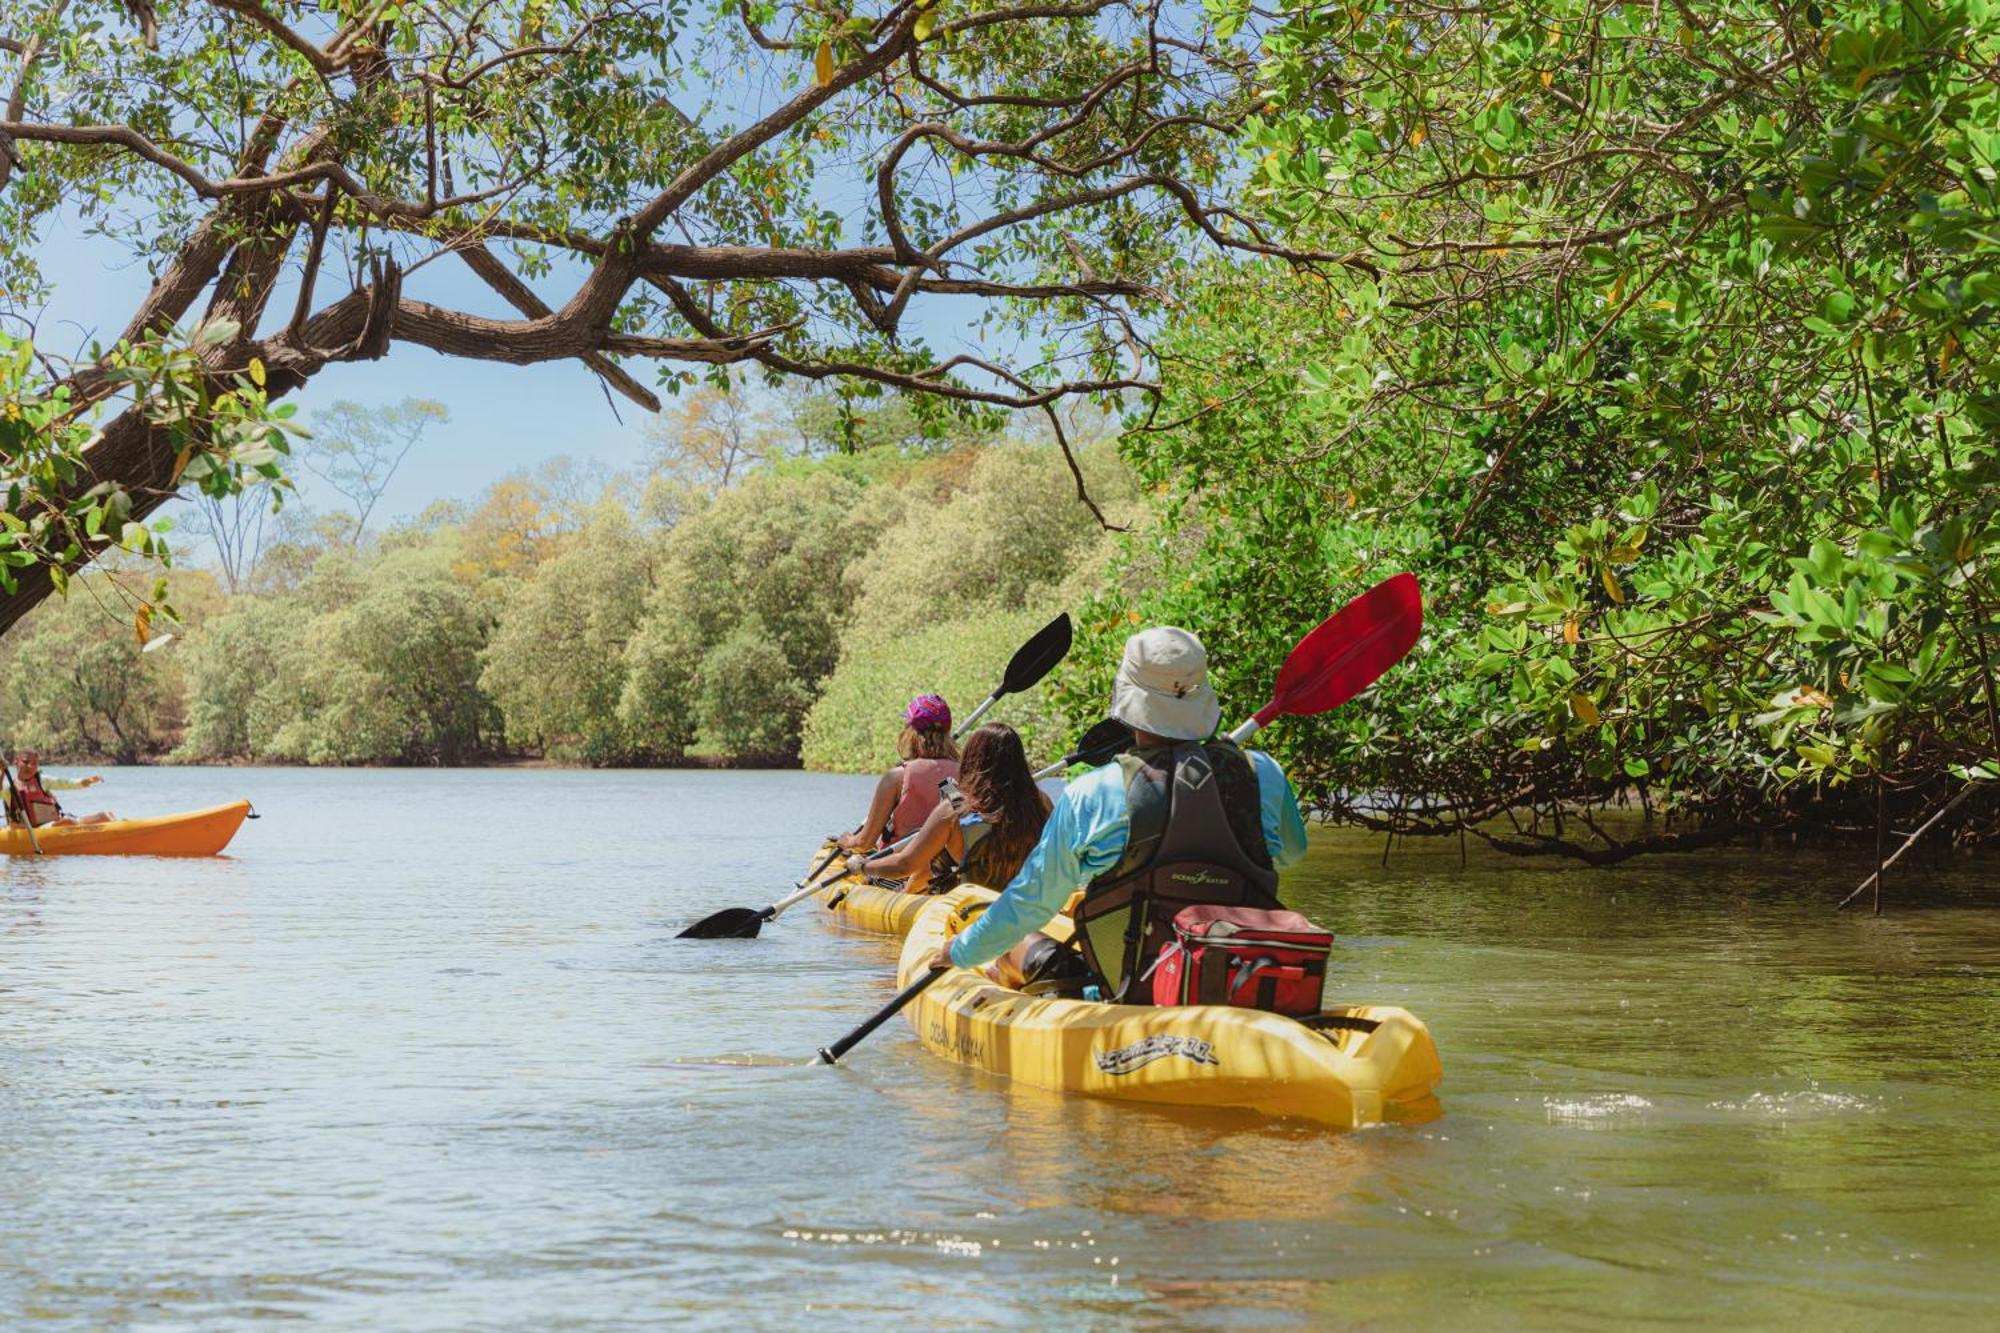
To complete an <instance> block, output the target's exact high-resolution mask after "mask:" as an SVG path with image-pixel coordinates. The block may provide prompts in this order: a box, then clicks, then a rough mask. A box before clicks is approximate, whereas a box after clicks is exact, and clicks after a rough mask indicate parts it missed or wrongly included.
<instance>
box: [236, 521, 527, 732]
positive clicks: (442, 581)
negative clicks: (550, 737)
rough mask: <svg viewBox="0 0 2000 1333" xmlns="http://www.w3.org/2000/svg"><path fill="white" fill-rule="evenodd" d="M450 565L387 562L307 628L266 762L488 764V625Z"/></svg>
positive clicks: (425, 558) (416, 556)
mask: <svg viewBox="0 0 2000 1333" xmlns="http://www.w3.org/2000/svg"><path fill="white" fill-rule="evenodd" d="M453 554H454V553H453V552H452V551H451V550H450V549H449V548H448V547H442V546H440V547H430V548H412V549H405V550H399V551H391V552H389V553H387V554H385V555H384V556H382V557H381V558H379V559H377V560H375V561H372V562H371V563H370V565H369V568H368V570H367V576H366V578H365V580H362V581H361V582H360V583H359V585H358V587H355V588H354V590H353V592H352V594H351V596H349V597H346V598H343V599H342V604H341V605H339V606H338V608H337V609H334V610H331V611H329V612H327V613H325V614H322V615H320V616H318V617H316V618H315V619H314V620H313V622H312V624H311V625H310V626H308V627H307V630H306V633H305V634H304V636H303V637H302V639H300V640H299V641H298V642H297V644H296V645H295V647H294V649H293V652H292V655H291V659H290V660H289V661H288V662H286V663H284V664H282V665H281V667H280V672H279V679H280V680H281V681H282V682H283V686H282V689H283V691H284V693H283V695H282V698H281V701H280V702H279V710H280V718H281V720H280V718H274V719H271V720H272V721H276V723H277V725H276V727H275V729H274V730H273V731H272V732H271V733H270V738H269V741H268V749H269V753H270V755H271V756H272V757H275V758H284V759H292V760H296V761H300V762H304V763H312V764H325V763H364V762H371V761H374V762H379V761H384V760H387V761H390V762H397V763H434V764H456V763H463V762H465V761H466V760H468V759H474V758H478V757H481V756H483V755H485V754H487V753H489V752H490V750H491V748H492V742H493V741H494V740H495V739H496V738H497V737H498V735H499V732H500V718H499V715H498V710H497V709H495V708H494V706H493V704H492V701H491V700H490V699H488V698H487V696H486V695H485V693H484V692H483V691H481V690H480V689H479V684H478V682H479V671H480V653H481V651H482V649H483V648H484V647H485V645H486V639H487V635H488V634H489V632H490V630H491V627H492V618H491V616H490V614H489V613H488V612H487V610H486V608H485V607H484V606H482V605H481V602H480V599H479V597H478V595H477V594H476V592H475V590H474V589H472V588H470V587H468V586H466V584H465V583H464V582H462V581H461V580H459V579H457V578H455V577H454V576H453V572H452V563H453V560H452V557H453ZM333 563H334V564H335V565H336V574H335V576H336V577H338V575H339V574H340V573H343V572H344V571H341V570H339V569H338V566H339V565H341V564H344V562H342V561H338V560H336V561H335V562H333ZM314 577H315V579H317V578H318V577H319V571H318V570H315V571H314Z"/></svg>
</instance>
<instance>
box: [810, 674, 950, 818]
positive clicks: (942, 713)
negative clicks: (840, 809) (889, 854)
mask: <svg viewBox="0 0 2000 1333" xmlns="http://www.w3.org/2000/svg"><path fill="white" fill-rule="evenodd" d="M896 753H897V754H898V755H900V756H901V757H902V760H901V762H900V763H898V764H896V766H895V767H893V768H891V769H890V770H889V771H888V772H886V773H884V774H883V775H882V780H881V781H880V782H877V783H876V784H875V796H874V799H873V800H871V801H870V802H869V803H868V817H867V818H866V819H864V820H862V821H861V827H860V828H858V829H856V830H855V831H854V832H852V833H848V834H843V835H842V836H841V838H840V840H839V841H840V845H841V846H842V847H843V848H845V849H846V850H848V851H850V852H862V851H869V850H871V849H873V848H876V847H881V846H886V845H887V844H889V843H892V842H895V841H896V840H897V839H899V838H904V837H907V836H909V835H910V834H912V833H915V832H916V831H917V829H918V828H920V827H921V826H922V825H923V822H924V820H925V819H926V818H927V817H928V816H929V815H930V813H931V811H932V810H934V809H936V808H937V805H938V802H940V801H942V800H943V799H944V797H943V796H941V795H940V794H939V792H938V784H939V783H940V782H943V781H944V780H945V779H946V778H956V777H957V776H958V746H956V745H955V744H953V743H952V739H951V705H949V704H947V703H946V702H945V701H944V699H943V698H942V697H941V696H939V695H935V694H920V695H918V696H917V697H916V698H914V699H912V700H910V703H909V707H907V708H905V709H904V710H903V731H902V734H901V735H899V736H898V737H896Z"/></svg>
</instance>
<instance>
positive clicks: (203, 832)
mask: <svg viewBox="0 0 2000 1333" xmlns="http://www.w3.org/2000/svg"><path fill="white" fill-rule="evenodd" d="M249 813H250V802H248V801H231V802H230V803H229V804H228V805H217V806H211V807H210V808H208V809H206V810H190V811H187V812H186V813H184V814H178V815H155V816H153V817H152V818H149V819H114V820H111V821H110V822H108V823H104V824H49V825H45V826H44V827H42V828H38V829H36V830H35V838H36V839H39V840H40V842H41V844H42V852H43V854H45V855H48V856H214V855H215V854H216V853H217V852H219V851H221V850H222V849H223V848H224V847H227V846H228V845H229V840H230V839H231V838H233V837H235V836H236V830H237V829H239V828H241V827H242V826H243V819H244V817H245V816H246V815H248V814H249ZM0 853H5V854H6V855H8V856H33V855H35V844H34V841H31V840H30V839H29V837H28V830H26V829H24V828H20V827H18V826H15V825H10V826H8V827H7V828H5V829H0Z"/></svg>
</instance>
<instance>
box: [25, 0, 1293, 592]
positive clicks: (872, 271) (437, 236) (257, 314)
mask: <svg viewBox="0 0 2000 1333" xmlns="http://www.w3.org/2000/svg"><path fill="white" fill-rule="evenodd" d="M0 54H4V55H6V56H7V57H9V59H8V61H7V64H9V65H11V67H12V69H11V73H10V75H9V76H8V84H7V86H5V87H4V89H0V97H4V99H5V101H4V107H5V110H4V116H0V234H4V235H7V236H8V237H10V238H12V239H10V241H9V242H8V243H7V244H6V245H5V246H0V286H4V287H5V288H6V290H7V291H8V292H9V294H10V299H11V301H12V302H13V303H14V307H15V309H16V311H17V313H18V312H20V311H24V310H27V309H29V308H31V306H32V303H33V302H34V301H35V299H36V298H37V295H38V293H39V292H40V291H41V274H40V271H39V269H38V267H37V264H36V259H35V248H34V246H33V245H32V244H30V243H27V241H26V239H25V238H31V237H34V236H36V235H37V234H38V233H40V232H42V231H44V230H46V229H48V228H50V227H52V226H56V225H81V226H83V227H85V228H88V229H90V230H93V231H96V232H99V233H102V234H104V235H106V236H109V237H111V238H113V239H115V240H116V241H117V242H118V243H119V244H121V245H122V246H124V247H125V248H126V249H127V250H128V251H129V252H130V253H132V254H133V255H136V256H140V257H143V258H144V259H145V260H146V262H147V263H148V264H149V265H150V266H151V268H152V270H153V272H154V274H155V278H154V282H153V285H152V288H151V290H150V292H149V293H148V294H147V295H146V296H145V298H144V300H143V301H141V302H140V303H139V305H138V307H137V308H136V309H134V310H133V311H132V312H131V316H130V319H129V321H128V322H127V323H126V325H125V327H124V329H123V331H122V333H121V335H120V337H119V339H118V340H117V342H116V345H115V346H113V347H110V348H108V349H87V350H86V351H85V352H84V353H83V355H82V356H81V357H80V358H79V359H77V360H76V361H74V362H73V363H58V362H55V361H52V360H48V359H46V356H45V355H44V359H40V360H38V359H37V358H36V355H35V353H34V352H33V351H32V350H31V349H30V347H29V344H28V343H27V342H25V341H17V343H16V344H14V348H15V350H16V351H17V352H18V355H17V356H16V358H15V359H16V361H17V362H18V363H19V364H18V365H17V366H16V368H15V370H14V371H13V372H11V374H12V376H13V378H12V379H10V380H9V382H8V383H7V385H6V386H5V387H6V392H7V395H8V401H9V402H10V403H12V404H15V405H16V406H17V407H18V409H19V412H20V413H21V414H23V417H22V419H25V420H27V421H28V422H29V428H30V430H31V432H32V433H33V434H34V437H35V438H34V440H33V441H32V442H29V441H27V440H26V439H25V437H24V434H23V432H22V431H21V430H19V429H15V430H12V431H10V434H9V435H8V437H7V439H6V443H7V444H8V446H9V451H10V454H12V453H15V452H20V451H28V452H33V451H34V450H41V451H43V452H48V453H51V454H52V455H53V459H52V461H51V463H50V465H49V466H48V467H46V468H44V469H42V470H41V471H38V472H34V473H33V474H32V475H31V476H30V477H29V484H27V485H25V486H23V487H21V488H18V489H17V491H16V492H15V493H14V494H13V495H12V496H10V500H9V505H8V509H9V512H10V513H11V514H12V515H13V516H14V518H15V520H16V522H17V524H33V523H34V522H36V521H38V520H40V521H42V522H43V524H44V528H46V529H49V531H47V532H43V533H37V534H35V536H34V539H33V540H30V539H29V538H27V537H23V536H19V535H16V536H14V537H13V538H12V539H11V544H10V550H11V551H12V552H13V559H14V560H15V564H14V565H13V566H12V567H11V569H12V572H11V573H10V575H9V577H10V579H12V581H13V586H11V587H10V588H8V589H7V590H6V592H5V595H4V596H0V628H4V626H5V625H7V624H10V623H12V621H13V620H14V619H15V618H17V617H18V616H19V614H20V613H21V611H22V610H24V609H25V608H26V607H27V606H28V605H30V604H32V602H33V600H35V599H36V598H38V597H39V596H40V595H42V593H43V592H45V591H46V590H47V588H48V587H49V586H50V584H49V580H50V578H51V577H53V578H55V579H57V580H60V579H61V577H62V573H61V571H62V570H64V569H66V568H69V567H72V566H74V565H75V564H76V563H77V561H78V559H79V558H80V557H81V556H83V555H85V554H87V553H88V552H89V551H91V550H94V549H97V548H99V547H101V545H102V544H103V543H105V542H106V541H117V540H121V539H122V540H127V541H128V542H129V543H142V542H151V541H152V540H154V538H152V537H148V536H144V535H142V534H143V533H144V529H139V530H137V531H133V532H132V533H131V535H130V536H129V537H121V534H123V533H126V532H127V531H128V530H127V529H126V528H124V527H123V525H124V524H125V523H136V522H137V520H139V519H141V518H143V517H144V516H145V515H146V513H147V512H149V511H150V510H151V509H152V508H153V507H155V506H156V505H158V504H159V503H161V502H162V501H163V500H164V499H165V498H166V497H167V496H168V495H169V494H171V493H172V491H173V489H174V487H175V486H176V485H181V484H189V483H194V484H200V485H204V486H214V487H216V488H219V489H224V490H226V489H227V488H228V487H229V486H230V485H232V484H234V483H236V482H238V481H240V480H241V479H242V475H241V474H242V469H243V468H245V467H248V468H251V469H268V468H274V467H275V466H277V464H278V463H279V461H280V456H281V455H282V453H283V452H284V451H285V449H286V447H287V440H286V433H285V430H284V428H283V421H282V416H278V415H276V412H274V410H273V409H272V408H271V407H270V404H271V403H273V402H275V401H276V400H278V399H280V398H282V397H283V396H284V395H286V394H288V393H291V392H293V391H294V390H296V389H297V388H298V387H299V386H300V385H302V384H304V383H305V382H307V381H308V380H309V379H310V378H311V377H312V376H313V375H315V374H316V373H318V372H319V371H320V370H322V369H323V368H324V367H326V366H328V365H331V364H335V363H338V362H347V361H357V360H366V359H370V358H377V357H380V356H382V355H383V354H384V352H385V350H386V349H387V348H388V347H389V346H390V345H391V343H392V342H402V343H412V344H416V345H420V346H424V347H429V348H432V349H434V350H436V351H438V352H442V353H445V354H448V355H452V356H460V357H470V358H479V359H484V360H490V361H496V362H504V363H511V364H526V363H532V362H540V361H549V360H558V359H572V358H573V359H581V360H582V361H584V362H585V363H586V364H587V365H588V366H590V368H591V369H592V370H594V371H595V372H596V373H597V374H598V375H599V376H600V377H601V378H602V380H603V382H604V383H605V385H606V386H607V388H608V389H609V390H611V391H614V392H616V393H619V394H622V395H624V396H625V397H627V398H629V399H632V400H634V401H636V402H638V403H641V404H643V405H645V406H647V407H648V408H657V406H658V405H659V404H658V399H657V397H656V395H655V393H654V391H653V389H652V388H651V387H649V386H648V385H647V384H646V383H645V382H644V380H645V379H646V378H649V377H648V376H646V375H645V374H644V372H643V371H641V372H640V373H637V374H635V373H634V371H633V370H632V369H630V368H628V367H630V366H632V365H633V364H634V363H640V362H654V363H658V364H659V365H660V366H661V367H662V368H663V369H662V371H661V374H660V375H659V376H657V377H650V378H655V379H656V380H657V379H659V378H664V379H665V380H666V381H667V382H668V383H669V384H670V385H677V384H679V383H683V382H685V381H686V379H687V378H688V377H689V376H691V375H693V374H695V373H698V372H699V371H700V370H701V369H702V368H703V367H711V368H712V367H723V366H729V365H735V364H739V363H742V364H747V365H749V366H751V367H754V368H757V369H760V370H762V371H764V372H767V373H769V374H770V375H773V376H795V377H804V378H806V379H813V380H824V379H839V380H842V381H846V382H850V383H853V384H857V385H860V386H862V387H863V388H864V390H866V391H881V390H884V389H894V390H898V391H902V392H905V393H907V394H910V395H914V396H915V397H916V398H917V399H918V400H920V401H930V402H935V403H938V404H940V405H942V407H943V408H947V409H960V410H968V411H972V410H979V409H992V408H995V407H1013V408H1026V409H1040V408H1047V407H1049V406H1050V405H1052V404H1054V403H1056V402H1058V401H1061V400H1062V399H1064V398H1066V397H1069V396H1073V395H1078V394H1095V395H1105V396H1111V395H1116V394H1118V393H1120V392H1122V391H1125V390H1128V389H1130V388H1132V387H1134V386H1136V385H1141V384H1144V383H1146V382H1148V380H1149V378H1150V375H1151V365H1150V360H1149V357H1148V355H1147V353H1146V349H1145V340H1144V333H1145V329H1146V327H1147V324H1148V321H1149V319H1150V318H1151V316H1152V315H1153V313H1154V312H1155V311H1156V310H1157V309H1158V306H1159V302H1160V301H1161V299H1162V297H1163V295H1164V294H1165V289H1166V288H1167V286H1169V285H1170V284H1171V283H1172V282H1173V281H1174V280H1175V278H1176V276H1177V275H1178V274H1179V273H1180V272H1181V271H1182V270H1183V269H1184V268H1185V265H1184V264H1183V262H1182V261H1183V260H1184V259H1185V258H1186V257H1187V255H1188V254H1189V246H1190V243H1191V242H1194V243H1198V244H1200V245H1202V246H1204V247H1213V246H1221V247H1224V248H1226V249H1230V250H1235V251H1239V252H1245V253H1253V254H1266V255H1279V254H1292V253H1293V252H1292V251H1290V250H1288V249H1287V248H1286V247H1284V246H1282V245H1281V244H1279V243H1277V242H1275V241H1273V240H1272V239H1271V238H1270V236H1269V234H1268V233H1267V232H1266V231H1265V230H1264V229H1263V228H1261V227H1260V226H1259V225H1258V224H1257V222H1256V221H1255V219H1254V218H1253V217H1252V216H1250V215H1249V214H1247V213H1246V212H1245V211H1244V210H1243V208H1242V205H1241V204H1240V202H1239V201H1237V200H1235V199H1234V198H1233V197H1232V195H1231V190H1230V186H1231V185H1232V183H1233V180H1234V173H1235V172H1236V168H1237V165H1238V164H1237V159H1236V158H1235V155H1234V153H1233V150H1232V149H1231V146H1230V144H1231V139H1232V137H1233V136H1234V134H1235V133H1236V132H1237V131H1238V130H1239V128H1240V127H1241V126H1242V125H1243V123H1244V120H1245V117H1246V116H1247V115H1248V114H1249V113H1250V111H1251V103H1250V102H1249V101H1248V100H1247V99H1248V93H1247V91H1246V89H1245V88H1244V86H1243V83H1242V80H1241V78H1240V75H1241V73H1242V71H1243V70H1244V69H1245V68H1247V64H1248V57H1247V55H1246V54H1245V53H1244V52H1243V51H1242V50H1241V49H1240V48H1239V47H1238V46H1235V45H1232V44H1230V43H1227V42H1219V41H1217V40H1215V38H1214V36H1213V34H1212V33H1211V31H1210V30H1209V29H1208V28H1207V26H1206V24H1205V23H1204V22H1203V21H1202V16H1201V15H1200V14H1198V13H1193V12H1177V11H1174V10H1171V9H1169V10H1160V9H1157V8H1154V7H1152V6H1150V5H1148V4H1146V3H1143V2H1142V0H1074V2H1072V3H1058V4H1045V3H1027V4H1017V3H1008V2H1007V0H998V2H995V0H976V2H973V3H967V2H966V0H936V2H934V0H902V2H901V3H885V4H881V5H874V6H866V7H861V8H858V9H850V8H848V7H845V6H842V5H823V4H818V3H757V4H750V3H718V4H716V5H715V6H713V7H712V8H708V7H697V6H694V5H690V4H688V3H685V2H684V0H676V2H673V3H666V4H661V3H656V2H655V0H643V2H642V0H504V2H502V3H490V4H481V5H476V6H474V5H464V4H458V3H455V2H454V0H431V2H428V3H425V2H412V0H315V2H313V3H308V2H307V0H157V3H151V2H149V3H138V4H135V3H130V2H129V0H42V2H41V3H25V4H22V5H17V6H11V7H10V10H9V14H8V16H7V18H6V19H5V20H4V21H0ZM1301 257H1302V258H1303V257H1304V256H1301ZM438 265H462V266H465V267H466V268H468V269H469V270H470V271H471V272H472V273H473V274H475V275H477V278H478V279H479V281H480V282H481V283H482V284H483V287H484V289H485V290H487V291H488V292H489V293H490V296H491V298H492V299H491V301H490V302H489V304H488V305H486V306H482V307H480V308H476V309H475V308H470V306H455V305H452V304H450V303H448V302H445V301H441V300H436V299H427V297H426V295H424V294H423V293H426V292H428V291H429V290H430V288H429V287H428V286H427V279H428V276H429V275H426V274H425V273H424V270H425V269H427V268H434V267H435V266H438ZM936 303H946V307H945V308H946V309H949V310H951V311H952V312H954V313H953V314H952V315H951V316H950V322H954V323H956V324H957V325H958V326H961V327H964V326H970V325H978V326H981V327H982V328H986V329H990V330H992V331H994V332H995V334H996V336H995V338H994V345H995V346H1002V345H1004V346H1008V347H1012V348H1017V349H1019V350H1018V351H1017V352H1016V353H1010V354H1008V355H1006V356H1002V355H1000V354H998V353H995V354H993V355H990V356H989V355H979V354H975V353H974V352H955V353H943V352H937V351H933V350H932V349H931V348H930V347H929V346H928V345H927V341H926V339H925V338H924V337H923V336H922V335H921V334H920V333H919V332H917V331H916V330H915V329H914V328H913V323H914V321H913V319H912V311H913V310H915V309H916V308H917V307H918V306H919V305H920V304H923V305H929V304H936ZM495 309H498V310H499V311H501V312H502V313H497V314H496V313H493V311H494V310H495ZM31 331H32V330H31ZM11 336H14V337H16V338H17V339H18V338H19V331H15V332H14V333H13V334H12V335H11ZM140 379H143V380H144V383H143V384H140V383H139V382H138V381H139V380H140ZM169 380H171V381H172V383H173V385H174V386H175V387H174V388H173V389H172V390H168V389H167V388H166V387H164V386H165V384H166V382H167V381H169ZM120 391H125V392H126V399H125V400H122V401H113V396H114V394H116V393H118V392H120ZM163 397H164V398H165V400H166V402H165V405H164V406H163V405H162V403H161V401H160V400H161V399H162V398H163ZM98 409H103V410H104V411H105V412H106V413H107V415H105V416H104V419H103V420H102V423H101V426H100V427H99V428H98V429H97V431H96V433H95V434H94V435H93V434H91V432H90V430H89V428H88V426H87V425H86V424H85V423H86V422H87V421H88V420H89V419H90V418H91V416H92V413H93V412H94V411H96V410H98ZM281 411H282V409H278V410H277V412H281ZM274 416H275V417H276V419H275V420H274V419H273V418H274ZM13 419H14V418H10V420H13ZM1049 421H1050V422H1051V423H1052V425H1053V428H1054V429H1055V430H1056V431H1057V432H1058V434H1060V430H1061V427H1060V425H1059V423H1057V418H1056V416H1055V415H1054V414H1053V413H1051V414H1050V415H1049ZM86 454H87V463H86V462H85V461H84V458H83V456H84V455H86ZM1076 481H1077V484H1078V486H1079V488H1080V487H1081V477H1080V475H1078V476H1077V477H1076ZM97 487H104V488H105V489H104V490H103V491H101V492H97V493H95V494H93V493H92V492H93V490H94V488H97ZM100 509H101V510H103V511H105V512H104V514H103V515H102V516H101V517H100V518H99V519H98V520H96V521H95V522H93V520H92V519H91V515H92V514H93V513H97V512H98V511H99V510H100ZM107 519H108V520H109V521H110V527H109V531H108V534H107V532H106V530H105V527H104V524H105V521H106V520H107ZM23 530H24V529H23ZM51 571H53V572H51Z"/></svg>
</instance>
